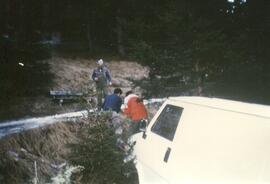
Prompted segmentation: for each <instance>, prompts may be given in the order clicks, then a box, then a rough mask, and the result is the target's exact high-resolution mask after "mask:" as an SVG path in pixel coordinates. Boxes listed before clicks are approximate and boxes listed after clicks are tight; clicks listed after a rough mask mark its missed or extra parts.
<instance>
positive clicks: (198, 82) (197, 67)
mask: <svg viewBox="0 0 270 184" xmlns="http://www.w3.org/2000/svg"><path fill="white" fill-rule="evenodd" d="M195 73H196V76H197V77H196V86H197V90H196V95H198V96H202V95H203V94H202V92H203V77H202V71H201V68H200V64H199V61H196V63H195Z"/></svg>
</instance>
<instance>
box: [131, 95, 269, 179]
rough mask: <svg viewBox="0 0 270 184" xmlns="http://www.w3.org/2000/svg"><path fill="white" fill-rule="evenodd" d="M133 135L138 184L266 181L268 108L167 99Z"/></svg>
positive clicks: (202, 99) (212, 100)
mask: <svg viewBox="0 0 270 184" xmlns="http://www.w3.org/2000/svg"><path fill="white" fill-rule="evenodd" d="M132 139H133V140H134V141H136V144H135V146H134V154H135V156H136V167H137V171H138V176H139V182H140V184H150V183H151V184H163V183H164V184H168V183H169V184H220V183H222V184H225V183H226V184H227V183H228V184H229V183H230V184H244V183H245V184H255V183H256V184H267V183H269V184H270V106H265V105H257V104H250V103H242V102H236V101H231V100H223V99H217V98H206V97H171V98H169V99H168V100H167V101H165V102H164V104H163V105H162V106H161V108H160V109H159V111H158V112H157V113H156V115H155V116H154V118H153V119H152V120H151V122H150V123H149V125H148V127H147V129H146V132H141V133H138V134H135V135H134V136H133V138H132Z"/></svg>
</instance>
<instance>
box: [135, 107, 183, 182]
mask: <svg viewBox="0 0 270 184" xmlns="http://www.w3.org/2000/svg"><path fill="white" fill-rule="evenodd" d="M182 112H183V108H182V107H178V106H174V105H170V104H167V105H165V106H164V108H163V109H162V111H161V113H160V114H159V115H158V117H155V118H154V119H153V121H154V122H151V123H150V126H149V127H148V128H147V131H146V132H145V134H144V136H143V138H141V139H139V141H137V143H136V146H135V152H136V157H137V161H138V165H139V169H140V170H141V171H138V173H139V180H140V183H144V184H145V183H168V178H167V177H169V174H170V171H168V168H169V165H170V163H172V160H170V155H171V154H172V152H173V151H174V149H173V139H174V135H175V133H176V130H177V126H178V124H179V122H180V118H181V115H182ZM153 176H155V177H153ZM157 178H159V179H158V180H159V181H156V180H157Z"/></svg>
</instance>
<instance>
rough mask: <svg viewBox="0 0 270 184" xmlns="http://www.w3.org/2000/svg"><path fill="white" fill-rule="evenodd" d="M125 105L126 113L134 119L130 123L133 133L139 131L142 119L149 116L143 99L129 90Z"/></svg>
mask: <svg viewBox="0 0 270 184" xmlns="http://www.w3.org/2000/svg"><path fill="white" fill-rule="evenodd" d="M124 105H125V107H124V114H125V115H126V116H127V117H129V118H130V119H131V121H132V122H131V125H130V132H131V134H134V133H137V132H139V128H140V123H141V121H142V120H145V119H147V117H148V114H147V110H146V108H145V106H144V104H143V102H142V100H141V99H140V98H139V97H138V96H137V95H135V94H133V92H132V91H128V92H127V93H126V97H125V99H124Z"/></svg>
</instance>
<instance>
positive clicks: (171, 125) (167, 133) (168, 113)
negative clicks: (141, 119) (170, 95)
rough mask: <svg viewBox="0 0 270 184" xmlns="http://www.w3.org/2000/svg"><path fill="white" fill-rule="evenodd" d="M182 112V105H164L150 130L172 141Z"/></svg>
mask: <svg viewBox="0 0 270 184" xmlns="http://www.w3.org/2000/svg"><path fill="white" fill-rule="evenodd" d="M182 112H183V108H182V107H177V106H173V105H166V106H165V108H164V109H163V110H162V112H161V113H160V115H159V117H158V118H157V120H156V122H155V123H154V125H153V126H152V128H151V131H152V132H154V133H156V134H158V135H160V136H162V137H164V138H166V139H169V140H171V141H172V140H173V137H174V134H175V131H176V128H177V125H178V123H179V120H180V117H181V115H182Z"/></svg>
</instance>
